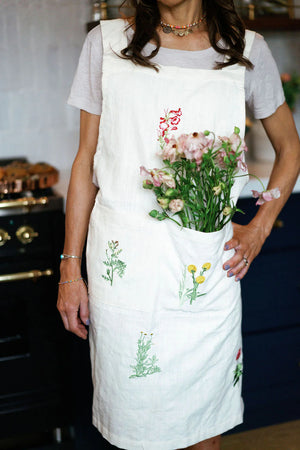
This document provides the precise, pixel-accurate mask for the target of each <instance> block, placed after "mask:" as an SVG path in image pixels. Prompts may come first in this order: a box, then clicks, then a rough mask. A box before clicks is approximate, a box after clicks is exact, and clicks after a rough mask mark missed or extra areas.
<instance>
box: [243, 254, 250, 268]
mask: <svg viewBox="0 0 300 450" xmlns="http://www.w3.org/2000/svg"><path fill="white" fill-rule="evenodd" d="M243 260H244V263H245V266H248V265H249V261H248V259H247V258H246V257H245V256H244V257H243Z"/></svg>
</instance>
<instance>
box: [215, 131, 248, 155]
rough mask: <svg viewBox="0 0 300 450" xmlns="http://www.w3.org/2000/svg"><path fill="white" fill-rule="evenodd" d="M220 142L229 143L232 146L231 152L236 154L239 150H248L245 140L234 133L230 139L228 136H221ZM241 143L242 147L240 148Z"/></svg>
mask: <svg viewBox="0 0 300 450" xmlns="http://www.w3.org/2000/svg"><path fill="white" fill-rule="evenodd" d="M219 140H220V141H221V142H227V143H228V144H230V147H231V150H232V151H234V152H236V151H237V149H238V148H239V151H244V152H246V151H247V150H248V148H247V146H246V143H245V141H244V139H242V138H241V137H240V136H239V135H238V134H236V133H232V135H231V136H230V137H229V138H228V137H227V136H219ZM240 143H241V146H240V147H239V145H240Z"/></svg>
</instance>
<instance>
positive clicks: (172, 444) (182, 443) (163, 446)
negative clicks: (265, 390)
mask: <svg viewBox="0 0 300 450" xmlns="http://www.w3.org/2000/svg"><path fill="white" fill-rule="evenodd" d="M241 423H243V413H240V414H238V415H237V416H235V418H234V419H233V420H232V419H231V420H229V421H226V422H222V423H219V424H218V425H217V426H214V427H211V428H209V430H206V431H205V432H200V433H195V434H194V435H193V436H194V437H193V438H190V439H182V440H179V439H178V440H176V441H175V440H168V441H163V442H162V441H159V442H157V441H154V442H149V441H132V440H129V439H123V438H121V437H119V436H116V435H115V434H113V433H110V432H109V431H108V430H107V428H105V427H104V426H103V425H102V423H101V422H100V419H97V418H96V417H94V416H93V425H94V426H95V427H96V428H97V430H98V431H99V432H100V433H101V435H102V436H103V437H104V439H106V440H107V441H108V442H109V443H110V444H111V445H115V446H116V447H118V448H120V449H123V450H175V449H179V448H182V449H184V448H187V447H189V446H191V445H195V444H198V443H199V442H202V441H204V440H205V439H210V438H212V437H215V436H218V435H219V434H223V433H225V432H226V431H228V430H231V429H232V428H235V427H236V426H237V425H240V424H241Z"/></svg>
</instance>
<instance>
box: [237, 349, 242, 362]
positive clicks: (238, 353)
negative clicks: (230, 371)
mask: <svg viewBox="0 0 300 450" xmlns="http://www.w3.org/2000/svg"><path fill="white" fill-rule="evenodd" d="M241 352H242V349H240V348H239V351H238V352H237V355H236V358H235V360H236V361H237V360H238V359H239V357H240V356H241Z"/></svg>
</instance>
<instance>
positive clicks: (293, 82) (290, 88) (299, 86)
mask: <svg viewBox="0 0 300 450" xmlns="http://www.w3.org/2000/svg"><path fill="white" fill-rule="evenodd" d="M282 87H283V92H284V95H285V99H286V102H287V104H288V105H289V107H290V109H292V110H293V109H294V108H295V105H296V101H297V98H298V96H299V94H300V77H299V76H298V75H297V74H296V73H293V74H292V75H291V79H290V80H289V81H283V82H282Z"/></svg>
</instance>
